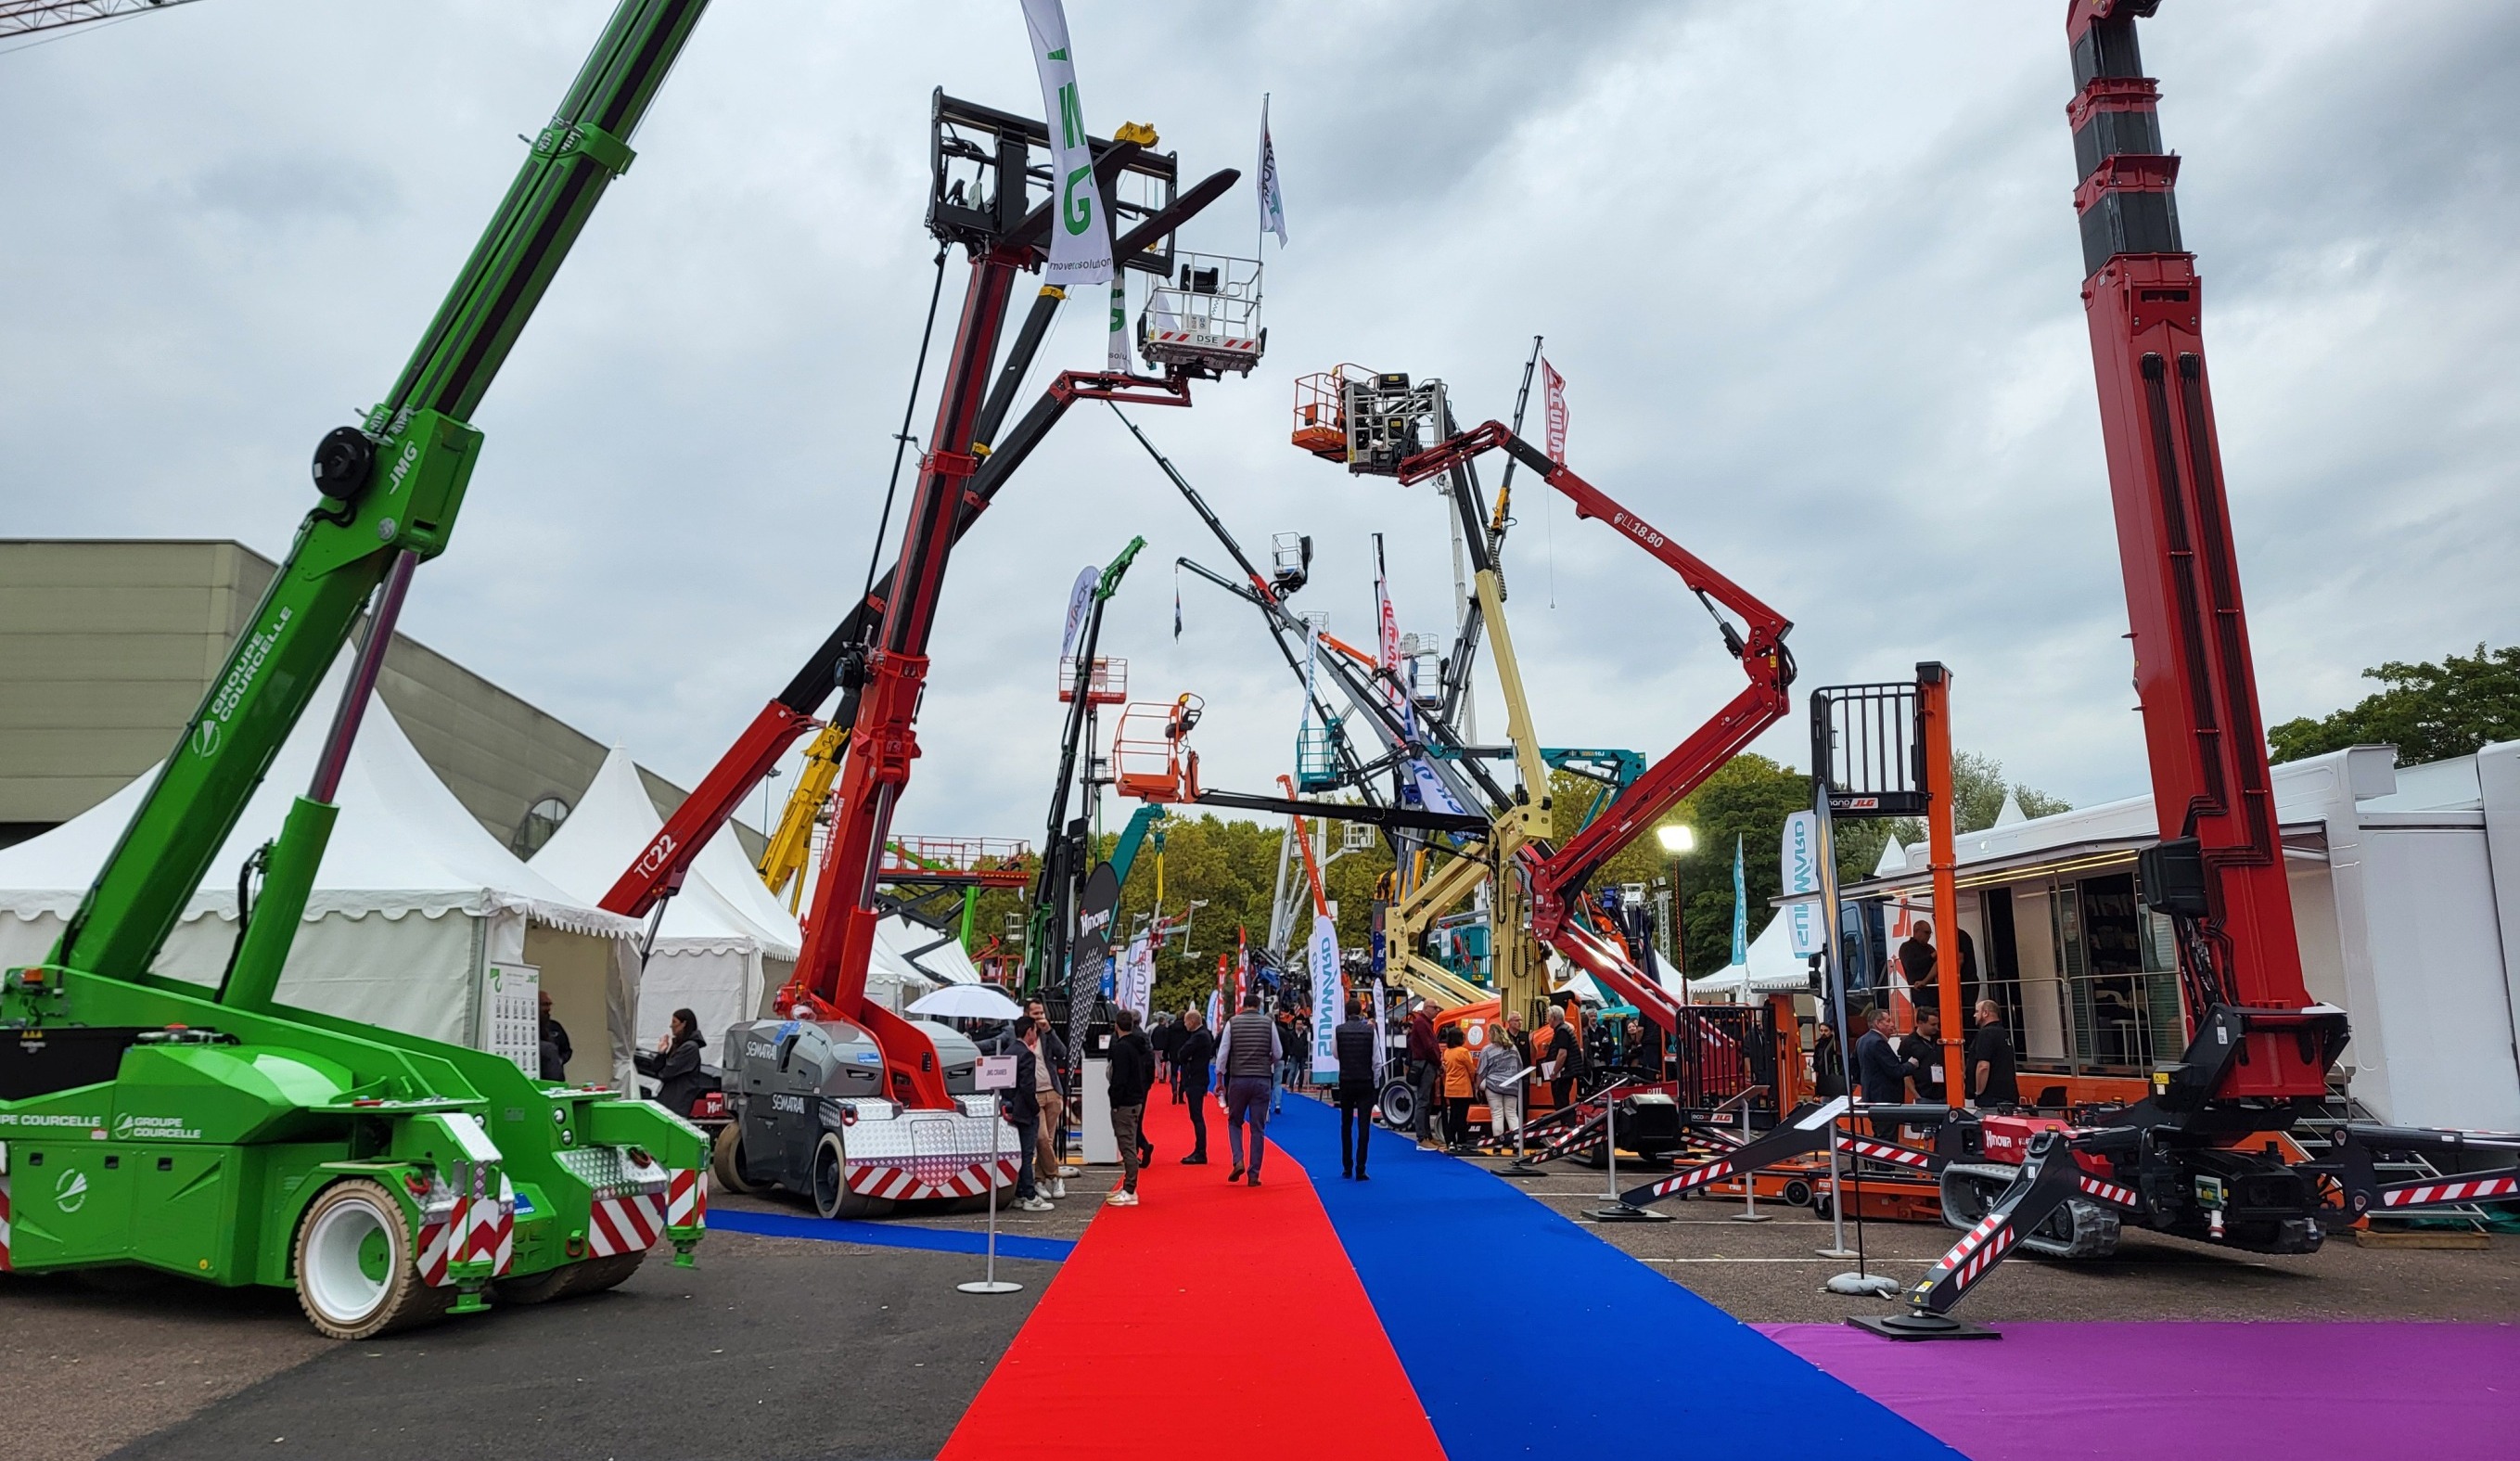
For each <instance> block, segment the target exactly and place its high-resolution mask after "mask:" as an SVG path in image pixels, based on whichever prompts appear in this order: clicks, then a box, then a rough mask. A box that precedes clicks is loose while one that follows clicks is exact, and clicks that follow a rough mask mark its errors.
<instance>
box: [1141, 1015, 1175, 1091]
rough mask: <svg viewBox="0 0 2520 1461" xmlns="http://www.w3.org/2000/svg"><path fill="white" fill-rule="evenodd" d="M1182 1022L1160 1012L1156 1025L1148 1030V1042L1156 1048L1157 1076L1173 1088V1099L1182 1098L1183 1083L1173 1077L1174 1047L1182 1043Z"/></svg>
mask: <svg viewBox="0 0 2520 1461" xmlns="http://www.w3.org/2000/svg"><path fill="white" fill-rule="evenodd" d="M1181 1034H1182V1028H1181V1022H1180V1021H1178V1020H1175V1019H1174V1018H1173V1017H1172V1016H1171V1015H1169V1014H1165V1013H1161V1012H1158V1013H1157V1014H1156V1016H1155V1027H1154V1028H1152V1029H1150V1030H1148V1031H1147V1043H1148V1044H1149V1045H1152V1046H1153V1047H1154V1049H1155V1078H1156V1079H1158V1080H1161V1081H1163V1082H1165V1083H1166V1084H1168V1085H1170V1086H1172V1088H1173V1099H1174V1100H1175V1101H1179V1100H1180V1099H1181V1083H1180V1082H1179V1081H1176V1080H1174V1079H1173V1047H1174V1046H1175V1045H1178V1044H1180V1043H1181Z"/></svg>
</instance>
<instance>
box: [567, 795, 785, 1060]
mask: <svg viewBox="0 0 2520 1461" xmlns="http://www.w3.org/2000/svg"><path fill="white" fill-rule="evenodd" d="M664 825H665V823H664V819H663V818H662V817H659V816H658V815H657V814H656V804H655V802H653V801H652V800H651V799H649V797H648V788H647V784H646V783H645V782H644V781H643V780H641V778H640V775H639V767H638V764H637V763H636V762H635V761H633V760H632V759H631V757H630V753H628V752H626V751H624V750H622V749H621V748H620V747H617V746H616V747H614V748H613V749H612V753H611V754H609V755H607V756H606V757H605V758H604V765H603V767H602V769H600V770H598V771H597V772H596V773H595V780H594V781H593V782H592V783H590V784H589V785H588V787H587V789H586V795H585V796H583V797H581V798H579V799H578V803H577V805H576V807H574V808H573V809H572V810H571V811H570V812H569V814H568V817H567V819H566V820H565V821H563V822H562V823H561V825H560V830H559V831H557V832H554V833H553V834H552V838H551V841H550V842H548V843H546V844H544V845H543V849H542V850H541V851H540V852H537V853H535V854H534V861H533V868H534V871H536V872H538V873H541V874H543V875H544V876H546V877H548V878H550V879H551V881H552V882H554V883H556V884H558V885H560V886H561V887H562V888H565V889H567V890H569V891H570V892H571V893H573V894H575V895H576V896H577V897H579V898H581V899H583V900H585V901H586V902H589V903H594V902H597V901H599V900H601V899H602V898H603V896H604V895H605V894H606V893H607V892H608V891H610V890H611V889H612V885H613V883H614V882H616V881H618V880H619V878H620V877H621V874H622V873H623V871H624V870H626V869H627V868H628V867H629V866H630V862H631V859H632V858H634V857H636V856H638V855H639V852H640V850H641V849H642V848H644V847H646V846H647V845H648V844H649V843H650V842H651V841H652V840H653V839H654V838H655V836H656V834H657V833H658V832H659V831H661V830H663V828H664ZM803 942H804V935H803V934H802V933H801V932H800V931H799V930H798V928H797V926H796V920H795V918H794V917H793V916H791V915H790V914H789V913H788V912H787V909H785V908H783V907H781V906H780V905H779V900H778V899H777V898H775V897H772V896H771V894H770V890H769V889H768V888H766V887H764V886H763V885H762V882H761V878H760V875H759V874H757V873H755V872H754V871H753V870H752V864H751V863H750V861H748V860H747V859H746V858H745V857H744V855H743V848H742V845H741V844H739V843H738V842H737V841H736V840H735V829H733V828H732V827H721V828H719V829H718V833H717V836H715V837H713V838H711V839H709V842H708V845H706V846H704V847H702V848H701V849H700V852H699V855H698V856H697V857H696V858H694V859H693V860H692V867H691V872H690V873H689V874H688V875H687V876H686V877H685V878H684V880H683V887H682V890H681V891H680V892H677V893H676V894H675V895H674V896H672V897H670V898H668V899H666V900H665V916H664V921H663V923H661V924H660V925H658V926H657V930H656V941H655V945H654V946H653V947H652V948H651V949H650V950H649V953H648V962H647V966H646V968H645V969H644V970H643V971H642V973H641V976H640V983H639V1010H638V1037H639V1043H640V1045H641V1047H642V1048H645V1047H648V1046H651V1045H653V1044H654V1043H655V1042H656V1039H657V1037H658V1036H660V1035H662V1034H664V1033H665V1030H666V1027H668V1025H669V1024H670V1023H671V1022H672V1019H673V1014H674V1011H675V1010H677V1009H683V1008H688V1009H690V1010H691V1012H692V1013H693V1015H694V1016H696V1017H697V1019H698V1020H699V1027H700V1033H701V1035H702V1036H703V1037H705V1038H706V1039H707V1040H708V1042H709V1046H710V1049H711V1050H712V1051H715V1050H717V1047H718V1046H719V1045H720V1044H721V1043H722V1041H723V1039H724V1037H725V1033H726V1029H727V1027H728V1026H730V1025H734V1024H736V1023H738V1022H740V1021H744V1020H750V1019H753V1018H755V1017H756V1016H758V1015H759V1014H760V1013H761V1007H762V1001H763V1000H765V999H766V998H768V997H769V995H770V994H771V993H772V992H774V991H775V990H776V989H777V988H778V986H779V985H780V984H782V983H784V982H786V981H787V973H788V971H789V970H791V969H793V968H794V967H795V963H796V951H797V949H798V947H799V946H801V945H802V944H803Z"/></svg>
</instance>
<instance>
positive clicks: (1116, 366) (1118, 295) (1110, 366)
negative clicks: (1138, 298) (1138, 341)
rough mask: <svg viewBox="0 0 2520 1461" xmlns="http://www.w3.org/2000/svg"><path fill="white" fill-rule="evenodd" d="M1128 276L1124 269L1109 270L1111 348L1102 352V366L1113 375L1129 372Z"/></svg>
mask: <svg viewBox="0 0 2520 1461" xmlns="http://www.w3.org/2000/svg"><path fill="white" fill-rule="evenodd" d="M1128 277H1129V273H1128V271H1127V270H1126V269H1113V270H1112V271H1111V335H1110V341H1111V348H1110V349H1109V350H1107V351H1106V352H1104V355H1103V359H1102V366H1103V368H1104V369H1105V370H1108V371H1109V372H1110V373H1111V374H1113V375H1115V376H1125V375H1127V374H1128V373H1129V286H1128V283H1127V281H1128Z"/></svg>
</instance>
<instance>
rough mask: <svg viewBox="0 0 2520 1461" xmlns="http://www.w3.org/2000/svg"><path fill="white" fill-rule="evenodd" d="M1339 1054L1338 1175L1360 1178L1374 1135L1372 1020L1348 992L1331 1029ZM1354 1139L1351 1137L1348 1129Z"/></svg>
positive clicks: (1362, 1176) (1335, 1049)
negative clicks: (1338, 1019)
mask: <svg viewBox="0 0 2520 1461" xmlns="http://www.w3.org/2000/svg"><path fill="white" fill-rule="evenodd" d="M1330 1048H1331V1049H1332V1050H1333V1051H1335V1052H1336V1053H1337V1055H1338V1113H1339V1175H1340V1176H1342V1177H1354V1178H1356V1179H1357V1180H1358V1181H1360V1182H1362V1181H1364V1180H1366V1176H1365V1144H1366V1141H1367V1139H1368V1138H1370V1137H1371V1136H1373V1098H1374V1094H1375V1092H1374V1083H1373V1082H1374V1071H1373V1022H1372V1021H1370V1020H1368V1019H1366V1018H1365V1001H1364V1000H1362V999H1358V998H1355V997H1354V996H1350V997H1349V999H1348V1002H1347V1019H1345V1020H1343V1021H1341V1022H1340V1023H1339V1025H1338V1027H1337V1028H1336V1029H1333V1030H1332V1031H1331V1032H1330ZM1351 1132H1353V1133H1354V1139H1353V1140H1351V1139H1350V1133H1351Z"/></svg>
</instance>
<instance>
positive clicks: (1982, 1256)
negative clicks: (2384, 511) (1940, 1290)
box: [1959, 1223, 2012, 1289]
mask: <svg viewBox="0 0 2520 1461" xmlns="http://www.w3.org/2000/svg"><path fill="white" fill-rule="evenodd" d="M2010 1247H2012V1224H2010V1223H2005V1224H2004V1225H2003V1227H2001V1228H1998V1229H1996V1231H1995V1234H1994V1236H1993V1237H1991V1238H1989V1239H1988V1240H1987V1243H1986V1246H1985V1247H1984V1248H1981V1249H1979V1250H1978V1251H1977V1254H1976V1255H1975V1256H1972V1257H1971V1258H1970V1259H1969V1260H1968V1261H1967V1262H1966V1263H1963V1264H1961V1265H1960V1272H1959V1281H1960V1287H1961V1288H1963V1289H1965V1288H1967V1287H1968V1286H1969V1285H1971V1284H1973V1283H1976V1282H1977V1280H1978V1275H1979V1274H1982V1273H1984V1272H1986V1270H1987V1269H1988V1268H1990V1267H1992V1266H1994V1263H1995V1260H1996V1259H1998V1258H2000V1257H2003V1254H2004V1251H2005V1250H2006V1249H2009V1248H2010Z"/></svg>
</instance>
